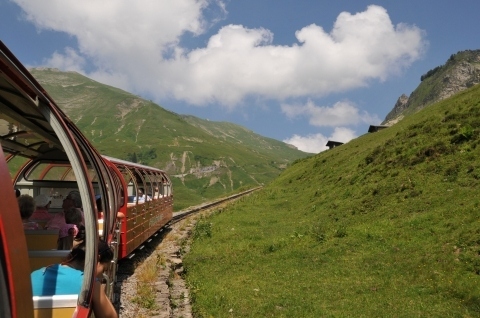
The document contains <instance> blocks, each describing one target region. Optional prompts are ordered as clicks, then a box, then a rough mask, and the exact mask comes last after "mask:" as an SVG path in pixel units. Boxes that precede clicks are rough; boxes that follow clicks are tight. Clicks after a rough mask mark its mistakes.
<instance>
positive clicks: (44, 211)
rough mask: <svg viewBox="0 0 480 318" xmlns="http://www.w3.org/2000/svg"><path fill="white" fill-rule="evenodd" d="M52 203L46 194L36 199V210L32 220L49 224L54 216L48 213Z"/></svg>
mask: <svg viewBox="0 0 480 318" xmlns="http://www.w3.org/2000/svg"><path fill="white" fill-rule="evenodd" d="M50 203H52V200H51V199H50V197H48V196H46V195H45V194H39V195H37V196H36V197H35V205H36V209H35V212H33V214H32V216H31V217H30V219H32V220H35V221H38V222H48V221H49V220H50V219H51V218H52V217H53V215H52V214H50V213H49V212H48V208H49V207H50Z"/></svg>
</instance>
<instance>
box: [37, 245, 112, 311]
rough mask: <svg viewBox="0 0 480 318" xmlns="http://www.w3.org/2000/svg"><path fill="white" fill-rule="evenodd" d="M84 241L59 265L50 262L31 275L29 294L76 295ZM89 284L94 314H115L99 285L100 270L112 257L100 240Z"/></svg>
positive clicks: (101, 273)
mask: <svg viewBox="0 0 480 318" xmlns="http://www.w3.org/2000/svg"><path fill="white" fill-rule="evenodd" d="M85 256H86V251H85V242H82V243H81V244H79V245H78V246H76V247H74V248H73V249H72V251H71V252H70V254H69V255H68V256H67V259H66V260H65V261H64V262H62V263H61V264H55V265H50V266H47V267H43V268H40V269H38V270H36V271H33V272H32V274H31V280H32V291H33V296H52V295H72V294H79V293H80V290H81V287H82V282H83V270H84V267H85ZM97 260H98V262H97V268H96V272H95V282H94V286H93V297H92V309H93V313H94V315H95V317H97V318H104V317H105V318H108V317H118V315H117V312H116V311H115V308H114V307H113V305H112V303H111V302H110V300H109V299H108V297H107V295H106V294H105V288H104V286H102V280H103V272H104V271H105V270H106V269H107V268H108V266H109V265H110V263H111V261H112V260H113V251H112V249H111V248H110V246H108V244H107V243H106V242H104V241H98V258H97Z"/></svg>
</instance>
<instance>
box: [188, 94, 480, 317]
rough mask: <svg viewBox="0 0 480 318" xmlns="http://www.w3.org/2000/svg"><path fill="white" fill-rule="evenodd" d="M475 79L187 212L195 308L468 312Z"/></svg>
mask: <svg viewBox="0 0 480 318" xmlns="http://www.w3.org/2000/svg"><path fill="white" fill-rule="evenodd" d="M479 144H480V87H474V88H473V89H470V90H468V91H466V92H463V93H460V94H459V95H457V96H456V97H454V98H451V99H447V100H445V101H443V102H441V103H439V104H437V105H434V106H431V107H429V108H426V109H424V110H422V111H421V112H419V113H418V114H416V115H412V116H411V117H407V118H405V119H404V120H403V121H401V122H400V123H398V124H397V125H395V126H393V127H390V128H388V129H384V130H382V131H380V132H378V133H374V134H366V135H364V136H361V137H359V138H357V139H355V140H352V141H350V142H349V143H347V144H345V145H342V146H340V147H337V148H335V149H332V150H329V151H326V152H324V153H321V154H319V155H317V156H315V157H312V158H308V159H304V160H299V161H297V162H296V163H295V164H294V165H293V166H292V167H291V168H289V169H287V171H285V172H284V173H282V175H280V177H279V178H278V179H276V180H275V181H274V182H273V183H272V184H270V185H269V186H267V187H266V188H265V189H263V190H261V191H260V192H258V193H254V194H252V195H250V196H249V197H247V198H245V199H241V200H239V201H237V202H236V203H234V204H233V205H232V206H230V207H228V208H226V209H224V210H223V212H222V213H216V214H214V216H212V217H210V218H204V219H199V221H198V222H197V226H196V228H195V229H194V230H193V232H192V233H194V235H193V237H194V240H193V244H192V246H191V251H190V252H189V253H188V254H187V255H186V256H185V259H184V265H185V267H186V269H187V280H188V283H189V285H190V287H191V292H192V295H191V296H192V299H193V308H194V311H195V313H196V315H197V316H199V317H210V316H212V317H226V316H229V315H230V316H235V317H478V316H480V287H479V286H480V275H479V274H480V256H479V252H480V211H479V204H480V199H478V198H477V196H478V192H479V190H480V189H479V187H480V164H479V163H478V159H477V158H479V157H480V147H479Z"/></svg>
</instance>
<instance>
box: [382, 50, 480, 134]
mask: <svg viewBox="0 0 480 318" xmlns="http://www.w3.org/2000/svg"><path fill="white" fill-rule="evenodd" d="M478 83H480V50H467V51H461V52H458V53H457V54H453V55H452V56H450V58H449V59H448V61H447V62H446V63H445V64H444V65H441V66H438V67H436V68H434V69H432V70H430V71H428V72H427V73H425V74H424V75H422V77H421V83H420V85H419V86H418V87H417V88H416V89H415V90H414V91H413V92H412V94H411V95H410V96H409V97H407V96H406V95H402V96H401V97H400V98H399V100H398V101H397V103H396V104H395V106H394V107H393V109H392V110H391V111H390V113H388V114H387V116H386V117H385V120H384V122H383V123H382V124H384V125H385V124H386V125H388V124H392V123H395V122H396V121H398V120H399V119H401V118H403V117H404V116H405V115H408V114H412V113H414V112H416V111H418V110H419V109H422V108H423V107H425V106H428V105H431V104H433V103H435V102H438V101H441V100H443V99H445V98H447V97H450V96H452V95H454V94H455V93H458V92H460V91H462V90H465V89H467V88H469V87H472V86H474V85H476V84H478Z"/></svg>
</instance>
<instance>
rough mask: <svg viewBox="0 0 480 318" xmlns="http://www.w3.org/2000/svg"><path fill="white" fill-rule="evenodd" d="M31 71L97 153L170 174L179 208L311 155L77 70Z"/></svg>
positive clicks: (260, 179)
mask: <svg viewBox="0 0 480 318" xmlns="http://www.w3.org/2000/svg"><path fill="white" fill-rule="evenodd" d="M30 71H31V73H32V75H33V76H34V77H35V78H36V79H37V80H38V81H39V83H40V84H41V85H42V86H43V87H44V88H45V89H46V91H47V92H48V93H49V94H50V95H51V96H52V98H53V99H54V100H55V101H56V103H57V104H58V105H59V106H60V107H61V108H62V109H63V110H64V111H65V113H66V114H67V115H68V116H69V117H70V118H71V119H72V120H73V121H74V122H75V124H76V125H77V126H78V127H79V128H80V129H81V130H82V131H83V133H84V134H85V135H86V137H87V138H89V140H90V141H91V142H92V143H93V144H94V145H95V147H97V149H98V150H99V151H100V152H101V153H102V154H106V155H109V156H113V157H116V158H120V159H126V160H129V161H134V162H140V163H143V164H146V165H151V166H154V167H158V168H161V169H163V170H165V171H167V172H168V173H169V174H170V175H171V176H172V178H173V181H174V185H175V188H176V189H175V190H176V196H177V200H176V202H177V205H176V207H175V208H176V209H177V208H181V207H183V206H184V205H188V204H196V203H199V201H202V200H205V199H209V198H213V197H217V196H219V195H224V194H228V193H230V192H232V191H236V190H238V189H239V188H241V187H248V186H256V185H259V184H264V183H268V182H269V181H271V180H272V179H273V178H275V177H276V176H277V175H278V174H279V173H280V172H281V171H282V170H283V169H284V168H285V167H286V166H287V165H288V164H289V163H291V162H292V161H293V160H295V159H298V158H302V157H305V156H307V155H308V154H306V153H304V152H302V151H299V150H297V149H295V148H294V147H292V146H291V145H287V144H285V143H283V142H280V141H277V140H273V139H270V138H265V137H262V136H260V135H257V134H255V133H254V132H252V131H249V130H247V129H245V128H243V127H241V126H238V125H234V124H231V123H215V122H209V121H206V120H202V119H199V118H195V117H193V116H182V115H178V114H176V113H174V112H171V111H167V110H165V109H163V108H162V107H160V106H158V105H156V104H154V103H153V102H151V101H148V100H145V99H143V98H140V97H138V96H136V95H133V94H130V93H128V92H125V91H123V90H120V89H118V88H114V87H111V86H108V85H104V84H101V83H98V82H96V81H94V80H92V79H89V78H87V77H85V76H82V75H80V74H78V73H75V72H61V71H59V70H56V69H47V68H36V69H32V70H30Z"/></svg>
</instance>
